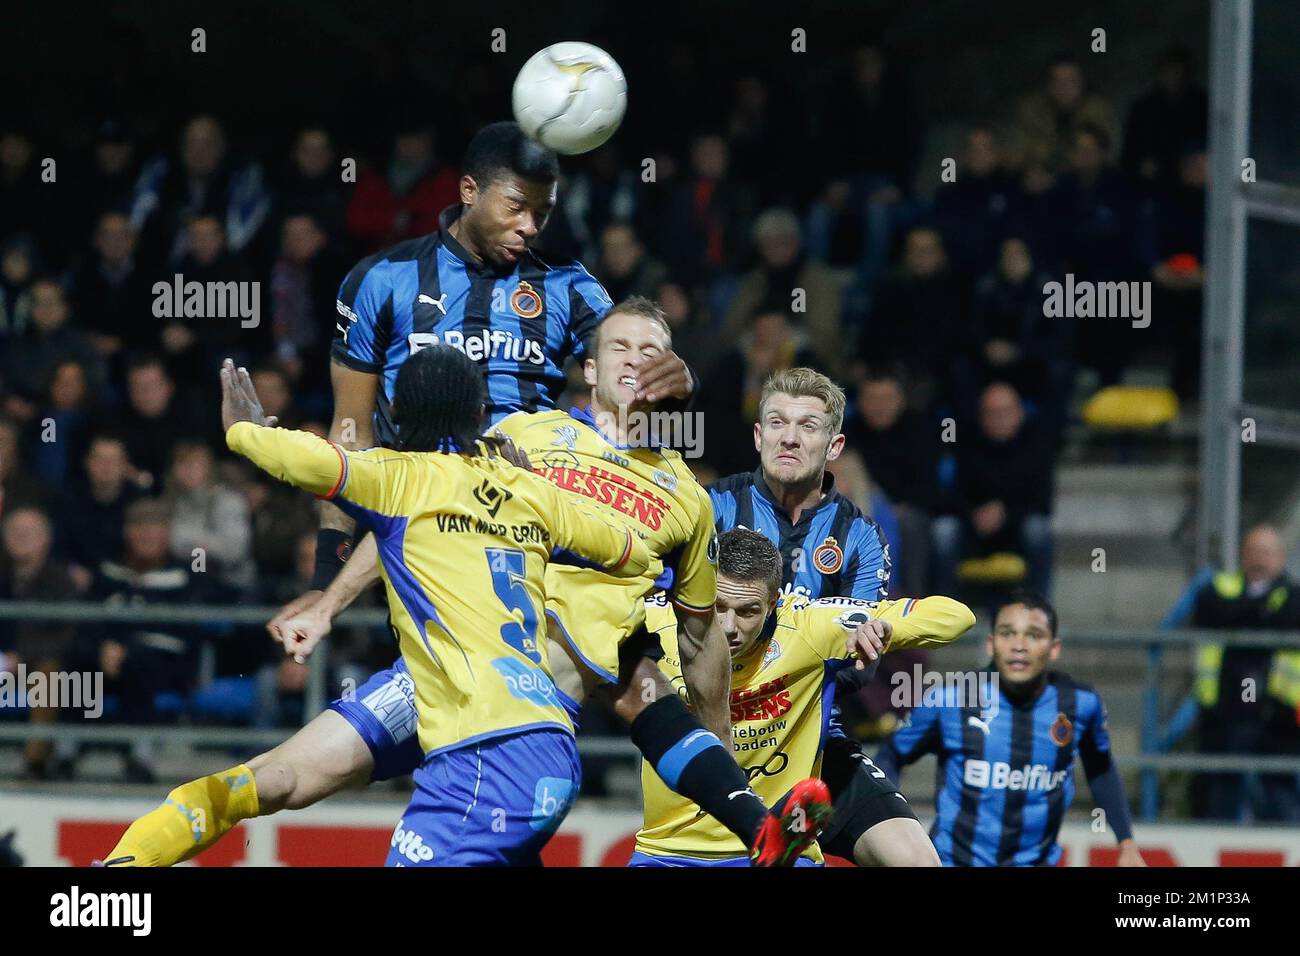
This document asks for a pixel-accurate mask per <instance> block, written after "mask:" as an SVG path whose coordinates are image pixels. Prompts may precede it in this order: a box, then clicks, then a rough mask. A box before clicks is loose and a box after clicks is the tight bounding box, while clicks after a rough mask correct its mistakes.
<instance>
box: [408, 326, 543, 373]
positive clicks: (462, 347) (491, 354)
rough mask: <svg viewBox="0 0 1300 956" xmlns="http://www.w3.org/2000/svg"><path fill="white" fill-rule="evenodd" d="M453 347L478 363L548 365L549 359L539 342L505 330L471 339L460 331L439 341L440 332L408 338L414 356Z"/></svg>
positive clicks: (479, 334) (484, 331)
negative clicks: (498, 360) (440, 346)
mask: <svg viewBox="0 0 1300 956" xmlns="http://www.w3.org/2000/svg"><path fill="white" fill-rule="evenodd" d="M439 342H441V343H442V344H443V345H450V346H451V347H452V348H454V349H457V350H458V351H461V352H464V353H465V354H466V355H468V356H469V357H470V358H472V359H473V360H474V361H475V362H481V361H483V360H484V359H495V358H503V359H509V360H511V361H512V362H528V363H530V364H532V365H545V364H546V356H545V355H544V354H543V353H542V343H540V342H538V341H537V340H536V339H521V338H518V337H516V336H515V334H514V333H513V332H507V331H506V330H504V329H492V330H491V331H489V330H487V329H484V330H482V331H481V332H478V333H476V334H474V335H471V336H470V337H469V338H466V337H465V333H464V332H462V331H461V330H460V329H449V330H448V331H446V332H443V333H442V336H441V337H439V335H438V333H437V332H412V333H411V334H410V335H408V336H407V337H406V344H407V346H408V347H409V348H410V350H411V354H412V355H414V354H415V353H416V352H418V351H420V349H427V348H429V347H430V346H431V345H437V344H438V343H439Z"/></svg>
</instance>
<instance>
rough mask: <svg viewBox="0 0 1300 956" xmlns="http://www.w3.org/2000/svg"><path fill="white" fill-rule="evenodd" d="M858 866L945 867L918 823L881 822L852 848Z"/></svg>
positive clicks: (896, 819)
mask: <svg viewBox="0 0 1300 956" xmlns="http://www.w3.org/2000/svg"><path fill="white" fill-rule="evenodd" d="M853 862H854V863H856V864H857V865H858V866H942V865H943V864H942V863H940V861H939V853H938V851H936V850H935V848H934V844H933V843H932V842H930V837H929V835H928V834H927V833H926V832H925V827H923V826H921V824H920V823H919V822H917V821H916V820H912V819H909V818H904V817H896V818H894V819H892V820H882V821H880V822H879V823H877V824H876V825H875V826H874V827H872V828H871V829H870V830H868V831H867V832H866V833H864V834H862V836H860V837H858V842H857V843H855V844H854V845H853Z"/></svg>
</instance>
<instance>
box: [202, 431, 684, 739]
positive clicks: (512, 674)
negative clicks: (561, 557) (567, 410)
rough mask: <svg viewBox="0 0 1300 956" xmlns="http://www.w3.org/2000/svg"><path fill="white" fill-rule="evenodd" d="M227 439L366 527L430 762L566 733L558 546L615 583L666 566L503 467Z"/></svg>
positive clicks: (588, 513)
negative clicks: (555, 650)
mask: <svg viewBox="0 0 1300 956" xmlns="http://www.w3.org/2000/svg"><path fill="white" fill-rule="evenodd" d="M226 442H227V444H228V445H229V446H230V448H231V450H233V451H236V452H238V453H240V454H242V455H245V456H246V457H248V458H249V459H251V460H252V461H253V462H254V463H255V464H257V465H258V466H259V467H261V468H263V469H264V470H266V471H268V472H270V473H271V474H273V475H275V476H276V477H278V478H281V479H283V480H285V481H288V482H291V483H292V484H295V485H297V486H299V487H301V488H306V489H307V490H308V491H312V492H314V493H315V494H317V495H318V496H319V497H322V498H327V499H329V500H330V501H333V502H334V503H335V504H337V505H338V506H339V507H340V508H342V509H343V510H344V511H345V512H347V513H348V514H350V515H352V516H353V517H354V518H356V520H357V521H358V523H359V524H360V525H361V526H362V527H364V528H366V529H369V530H372V531H374V533H375V538H376V541H377V543H378V545H379V564H380V571H381V573H382V575H383V579H384V587H385V589H386V590H387V592H388V606H389V610H390V613H391V619H392V622H393V626H394V628H395V629H396V630H397V634H398V641H399V644H400V647H401V651H402V657H403V659H404V660H405V661H406V665H407V667H408V668H409V669H410V672H411V677H412V679H413V681H414V684H415V701H416V710H417V712H418V715H419V739H420V745H421V747H422V748H423V749H424V751H425V753H437V752H439V751H442V750H450V749H452V748H455V747H463V746H466V745H468V744H472V743H475V742H477V741H481V740H486V739H489V738H492V737H497V736H502V735H504V734H509V733H517V732H519V731H523V730H529V729H534V728H541V727H554V728H560V729H563V730H567V731H569V732H570V733H572V731H573V724H572V722H571V721H570V720H569V717H568V715H567V714H566V713H565V710H564V707H563V705H562V704H561V703H560V700H559V698H558V695H557V691H556V688H555V684H554V681H553V680H552V679H551V674H550V669H549V666H548V663H547V659H546V646H547V642H546V639H545V638H546V632H545V629H544V628H542V627H541V626H540V625H541V621H542V613H543V607H544V597H543V590H542V582H543V576H544V571H545V566H546V563H547V562H548V561H549V560H550V557H551V554H552V552H553V551H554V550H555V549H557V548H558V549H563V550H566V551H571V552H573V553H575V554H578V555H581V556H582V557H584V558H586V559H588V560H590V561H593V562H595V563H597V564H599V565H600V566H602V567H603V568H605V570H606V571H607V572H608V573H610V574H613V575H624V576H629V577H634V578H640V577H643V576H645V575H646V574H650V575H652V576H653V575H657V574H658V573H659V571H660V569H661V568H662V564H661V562H659V561H658V560H657V559H655V558H652V557H651V555H650V553H649V552H648V551H647V550H646V547H645V545H644V544H643V543H642V542H641V540H640V539H639V538H638V537H637V536H636V535H633V534H631V533H630V532H629V531H628V530H627V529H626V528H620V527H616V526H615V525H614V524H613V523H612V522H610V521H608V520H607V519H605V518H604V517H602V516H601V515H599V514H597V513H596V512H595V511H594V510H591V509H583V508H582V507H580V503H579V502H577V501H575V500H573V499H572V498H570V497H569V496H567V495H564V494H562V493H561V492H559V491H557V490H556V489H555V488H554V487H553V486H552V485H551V483H550V482H548V481H546V480H545V479H543V478H540V477H538V476H537V475H534V474H532V473H530V472H528V471H527V470H525V469H522V468H516V467H515V466H514V465H512V464H510V463H509V462H506V461H504V460H502V459H499V458H495V459H494V458H488V457H486V456H467V455H460V454H445V453H441V452H418V453H417V452H401V451H393V450H391V449H387V448H371V449H368V450H366V451H357V452H352V451H345V450H344V449H342V448H340V447H338V446H337V445H335V444H333V443H331V442H328V441H325V440H324V439H321V438H317V437H316V436H314V435H311V434H308V433H306V432H297V431H288V430H285V429H279V428H263V427H259V426H256V425H253V424H252V423H249V422H242V423H239V424H237V425H235V426H233V427H232V428H231V429H230V430H229V431H228V432H227V433H226Z"/></svg>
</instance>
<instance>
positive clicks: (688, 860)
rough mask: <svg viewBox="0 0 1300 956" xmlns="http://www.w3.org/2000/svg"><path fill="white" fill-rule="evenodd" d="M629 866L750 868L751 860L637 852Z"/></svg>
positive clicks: (803, 861) (801, 860)
mask: <svg viewBox="0 0 1300 956" xmlns="http://www.w3.org/2000/svg"><path fill="white" fill-rule="evenodd" d="M627 865H628V866H749V865H750V863H749V858H748V857H744V856H728V857H723V858H722V859H719V860H701V859H699V858H698V857H693V856H651V855H650V854H649V853H641V852H640V851H637V852H636V853H633V854H632V858H631V859H630V860H628V861H627ZM794 865H795V866H821V865H822V864H820V863H817V862H814V861H813V860H810V859H808V857H806V856H801V857H799V859H797V860H795V861H794Z"/></svg>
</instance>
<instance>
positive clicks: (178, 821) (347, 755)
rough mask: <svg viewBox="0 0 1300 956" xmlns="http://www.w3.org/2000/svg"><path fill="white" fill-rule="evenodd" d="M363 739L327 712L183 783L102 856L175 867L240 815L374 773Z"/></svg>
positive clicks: (263, 812)
mask: <svg viewBox="0 0 1300 956" xmlns="http://www.w3.org/2000/svg"><path fill="white" fill-rule="evenodd" d="M374 766H375V763H374V757H373V756H372V755H371V753H370V749H369V748H368V747H367V746H366V743H365V741H364V740H362V739H361V737H360V735H359V734H358V733H357V732H356V731H355V730H354V729H353V728H352V725H351V724H349V723H348V722H347V721H346V720H345V719H344V718H343V717H341V716H340V715H339V714H336V713H335V712H334V711H332V710H327V711H325V712H323V713H321V714H319V715H318V716H317V717H316V718H315V719H313V720H312V721H311V722H309V723H308V724H307V725H306V726H305V727H303V728H302V729H301V730H299V731H298V732H297V733H296V734H294V735H293V736H292V737H290V738H289V739H288V740H286V741H285V742H284V743H282V744H280V745H279V746H277V747H275V748H273V749H271V750H268V751H267V752H266V753H263V754H258V755H257V756H256V757H254V758H253V759H252V760H250V761H248V762H247V763H244V764H240V765H239V766H236V767H232V768H230V769H229V770H224V771H222V772H220V773H215V774H211V775H209V776H207V777H201V778H199V779H198V780H191V781H190V782H189V783H186V784H182V785H181V786H179V787H177V788H176V789H175V790H173V791H172V792H171V793H169V794H168V795H167V799H166V800H164V801H163V803H162V804H161V805H160V806H159V807H158V808H157V809H154V810H151V811H150V812H149V813H146V814H145V815H144V816H142V817H140V819H138V820H136V821H135V822H134V823H132V824H131V826H129V827H128V828H127V830H126V833H124V834H123V835H122V838H121V839H120V840H119V841H118V843H117V846H115V847H114V848H113V849H112V851H111V852H110V853H109V854H108V856H107V857H105V860H106V862H107V864H108V865H110V866H114V865H117V866H172V865H174V864H176V863H181V862H183V861H185V860H188V859H189V858H190V857H192V856H195V855H196V854H198V853H201V852H202V851H203V850H206V849H207V848H208V847H210V846H212V844H214V843H216V842H217V841H218V840H220V839H221V837H222V836H224V835H225V834H226V833H228V832H229V831H230V830H231V829H232V828H233V827H234V826H235V825H236V824H238V823H239V822H240V821H241V820H247V819H250V818H252V817H260V816H267V815H269V814H272V813H277V812H278V811H280V810H300V809H302V808H303V807H309V806H311V805H312V804H313V803H317V802H318V801H320V800H323V799H325V798H326V797H328V796H330V795H331V794H335V793H338V792H339V791H340V790H345V789H348V788H350V787H362V786H365V785H366V783H367V782H368V781H369V780H370V776H371V773H372V772H373V771H374Z"/></svg>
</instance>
